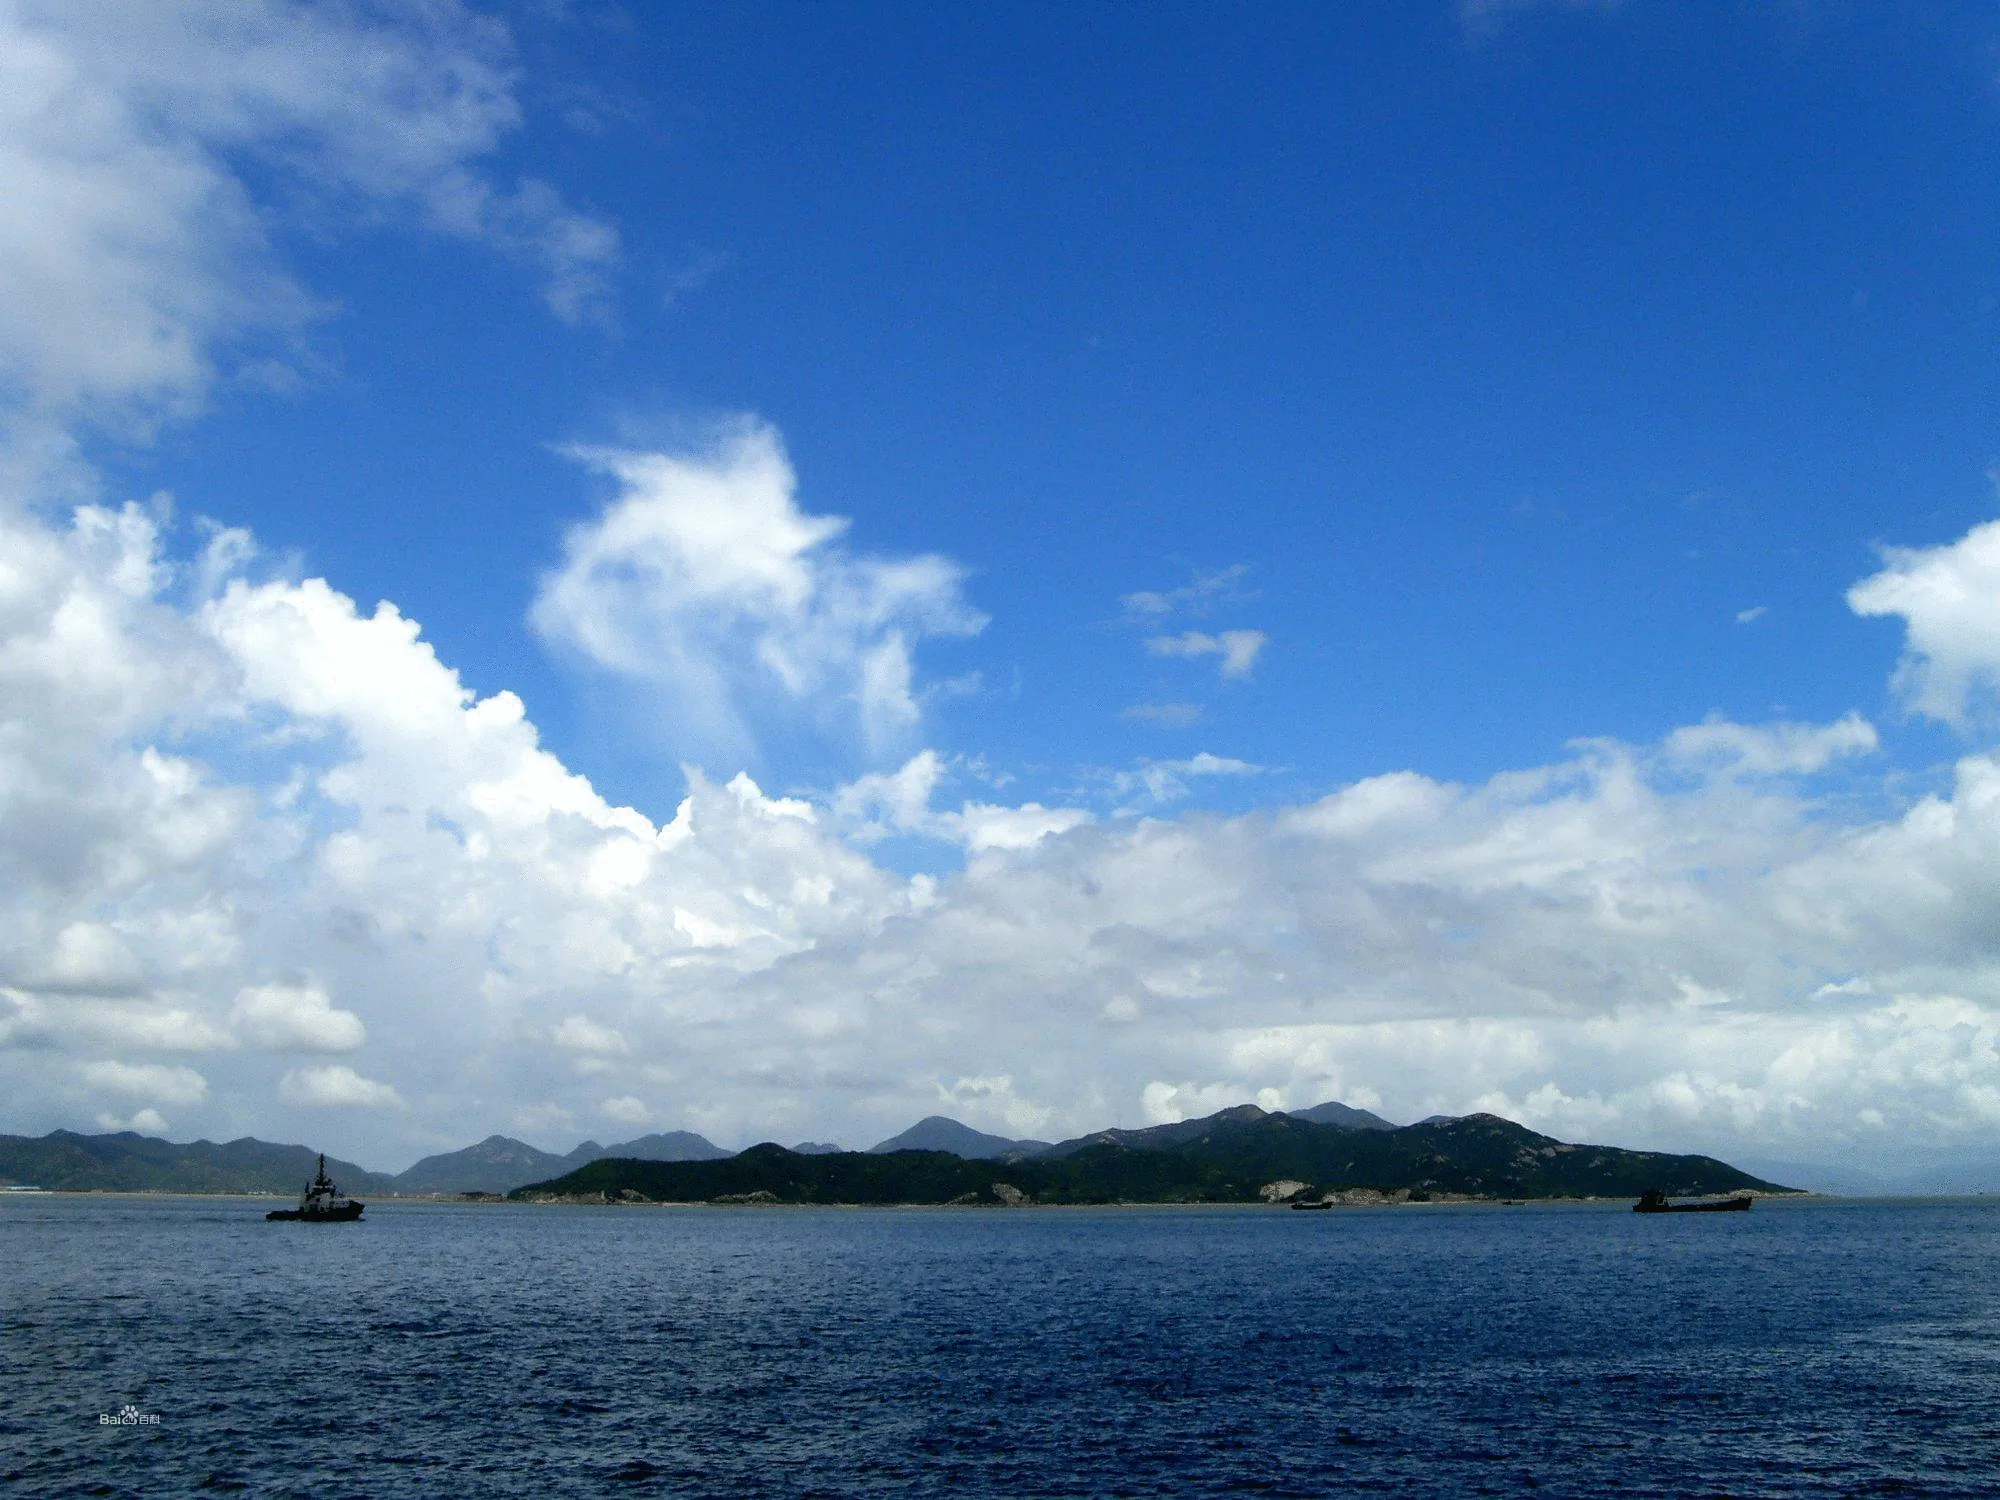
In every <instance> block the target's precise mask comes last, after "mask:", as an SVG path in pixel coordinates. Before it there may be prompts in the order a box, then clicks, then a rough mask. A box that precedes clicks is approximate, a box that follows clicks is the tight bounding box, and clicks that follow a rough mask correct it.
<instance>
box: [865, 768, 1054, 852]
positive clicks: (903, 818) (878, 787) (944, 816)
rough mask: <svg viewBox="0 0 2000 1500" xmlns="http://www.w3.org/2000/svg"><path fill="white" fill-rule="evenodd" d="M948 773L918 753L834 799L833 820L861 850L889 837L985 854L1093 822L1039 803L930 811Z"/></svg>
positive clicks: (972, 803)
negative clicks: (951, 845)
mask: <svg viewBox="0 0 2000 1500" xmlns="http://www.w3.org/2000/svg"><path fill="white" fill-rule="evenodd" d="M947 774H948V767H947V765H946V762H945V759H944V757H942V756H940V755H939V754H938V753H937V751H935V750H923V751H919V752H918V753H917V754H916V755H913V756H911V757H910V759H909V760H907V761H905V762H904V763H903V765H902V767H901V768H900V769H898V770H896V771H892V772H871V773H869V774H868V775H865V776H861V777H857V778H856V779H855V780H853V781H851V782H849V783H847V784H846V785H845V786H842V787H841V788H839V789H838V790H837V791H836V792H835V793H834V795H833V814H834V817H835V820H836V821H837V822H838V823H839V824H840V825H841V826H842V827H843V828H844V829H846V831H847V832H848V835H849V837H851V838H853V839H855V840H857V841H858V842H861V843H863V844H869V843H874V842H876V841H878V840H880V839H883V838H886V837H888V836H889V835H891V834H914V835H917V836H920V837H924V838H933V839H942V840H945V841H947V842H949V843H955V844H958V845H960V846H962V847H963V848H964V849H965V850H967V852H969V853H972V854H981V853H985V852H987V851H989V850H995V849H1031V848H1033V847H1034V846H1035V845H1036V844H1038V843H1040V842H1041V841H1042V840H1043V839H1045V838H1047V837H1048V836H1049V835H1050V834H1052V833H1063V832H1066V831H1067V830H1069V829H1071V828H1079V827H1081V826H1082V825H1084V824H1085V823H1088V822H1090V821H1091V815H1090V813H1089V811H1088V810H1087V809H1084V808H1080V807H1044V806H1043V805H1042V804H1041V803H1039V802H1023V803H1020V804H1018V805H1016V806H1003V805H1000V804H997V803H991V802H976V801H970V800H968V801H966V802H965V803H963V804H962V805H961V806H960V807H959V809H958V810H957V811H956V812H952V811H948V810H938V809H933V808H932V807H931V798H932V796H933V795H934V794H935V793H936V791H937V788H938V787H939V785H940V784H941V783H942V782H943V781H944V780H945V778H946V776H947Z"/></svg>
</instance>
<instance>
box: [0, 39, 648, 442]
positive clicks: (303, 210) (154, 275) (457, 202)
mask: <svg viewBox="0 0 2000 1500" xmlns="http://www.w3.org/2000/svg"><path fill="white" fill-rule="evenodd" d="M519 119H520V107H519V105H518V103H517V102H516V100H515V98H514V94H513V77H512V57H511V48H510V46H509V43H508V39H507V35H506V32H505V29H504V28H503V27H502V26H501V25H500V24H499V23H498V22H496V21H494V20H492V19H490V18H487V17H482V16H478V15H476V14H474V13H472V12H470V11H468V10H466V9H464V8H463V7H462V6H460V5H458V4H456V3H453V0H436V3H423V0H407V3H401V0H388V3H386V4H384V5H381V6H378V7H375V8H373V10H372V12H362V11H359V10H357V9H356V8H354V7H349V6H324V5H310V4H303V3H295V0H122V3H121V0H106V3H98V4H91V5H73V4H64V3H59V0H20V3H16V4H12V5H9V6H7V7H5V8H4V10H0V200H4V201H5V202H6V203H7V205H8V212H7V214H6V215H5V216H4V218H0V284H4V285H6V286H7V287H8V288H9V293H8V295H7V297H6V298H4V299H0V402H4V403H5V404H6V405H8V406H12V407H13V408H14V409H15V411H16V415H17V418H18V417H21V416H23V415H25V416H27V417H30V418H42V419H48V420H51V421H55V422H64V421H68V420H71V419H74V418H76V417H79V416H83V417H89V418H95V419H99V420H104V419H110V420H116V421H123V420H132V419H136V420H139V421H142V422H143V421H144V420H146V419H149V418H151V417H154V416H158V415H162V414H172V413H174V412H176V411H186V410H188V409H190V408H192V407H193V406H195V405H198V404H199V402H200V400H201V398H202V395H203V392H204V391H205V390H206V388H207V387H208V386H209V384H210V383H211V381H212V380H213V379H214V376H215V362H216V357H217V354H218V351H224V350H227V351H233V352H234V353H235V354H236V355H237V356H238V357H239V358H240V359H241V360H242V361H243V362H244V363H245V365H246V366H248V365H254V364H255V362H256V361H258V360H263V359H268V358H269V357H270V355H271V354H273V353H277V354H279V355H283V354H285V352H286V348H285V344H284V342H283V341H284V339H285V338H286V337H288V336H289V335H290V334H292V333H294V332H295V331H296V330H297V329H299V328H300V327H301V326H302V325H303V324H304V323H306V322H307V321H309V320H310V319H312V318H314V317H315V316H317V315H318V314H319V313H320V312H321V311H323V308H322V305H321V304H320V303H319V302H318V300H317V299H315V298H314V297H313V296H312V295H311V294H309V293H308V292H306V291H305V290H303V289H302V288H301V287H300V286H299V285H298V284H297V283H296V282H295V281H293V280H292V279H291V277H290V276H289V275H288V274H287V273H286V271H285V270H284V269H283V267H282V265H281V264H280V262H279V260H278V258H277V256H276V254H275V253H274V249H273V230H274V226H277V225H279V224H281V223H283V222H284V221H285V218H286V215H284V214H279V213H276V212H274V211H273V208H272V205H271V204H270V203H268V202H258V201H255V200H254V199H253V196H252V193H251V190H250V188H249V185H248V184H249V181H250V179H251V177H252V176H253V175H254V176H256V177H259V178H262V179H265V180H266V181H273V180H275V181H276V182H277V183H279V184H281V186H280V188H279V189H278V191H279V192H280V193H283V194H285V195H287V196H288V199H289V202H290V205H291V207H290V209H289V210H288V212H289V213H290V214H292V215H294V216H300V217H303V218H305V219H306V220H308V221H310V220H311V219H312V218H314V217H315V216H325V215H335V214H338V215H342V216H354V215H357V214H359V215H371V214H373V215H380V214H385V213H386V214H393V215H397V216H401V217H405V218H408V219H413V220H414V221H415V222H416V223H418V224H419V225H421V226H423V227H424V228H426V229H429V230H431V231H434V232H437V233H441V234H446V235H450V236H456V237H461V238H466V239H472V240H477V241H481V242H484V243H487V244H489V245H494V246H497V247H498V248H500V249H501V250H502V251H503V252H506V253H510V254H514V255H518V256H519V257H521V258H522V259H524V260H527V261H529V262H531V263H533V264H535V265H537V266H539V267H540V268H541V270H542V271H543V273H544V275H545V276H546V278H547V295H548V299H549V302H550V305H551V306H552V307H553V308H554V309H555V310H556V311H557V312H558V313H559V314H561V315H563V316H565V317H576V316H580V315H583V314H584V313H585V312H587V311H588V310H589V309H590V308H591V307H592V306H593V305H594V304H595V303H596V301H597V300H598V299H599V298H600V297H601V288H602V280H603V277H604V274H605V273H606V271H607V270H608V269H609V268H610V266H611V265H612V264H613V263H614V262H615V260H616V257H617V235H616V233H615V231H613V230H612V229H610V228H609V227H608V226H606V225H603V224H601V223H598V222H596V221H594V220H592V219H589V218H587V217H584V216H582V215H579V214H577V213H575V212H574V211H572V210H570V209H568V208H566V207H565V206H564V205H563V203H562V202H561V200H560V198H559V197H558V196H557V195H556V194H555V192H554V191H553V190H552V189H551V188H549V187H548V186H547V184H545V183H540V182H536V181H533V180H524V181H521V182H519V183H517V184H515V185H512V186H503V185H501V184H499V183H497V182H495V181H493V180H492V179H491V178H489V177H487V176H485V175H482V174H481V173H480V172H479V171H478V170H477V169H476V163H477V162H478V161H479V159H480V158H482V157H484V156H486V155H487V154H488V153H490V152H491V151H492V150H493V149H494V147H495V146H496V145H497V144H498V143H499V142H500V140H501V139H502V138H503V137H504V136H505V135H506V134H508V133H509V132H510V131H512V130H513V129H514V128H515V126H516V125H517V124H518V123H519ZM309 227H310V226H309ZM274 340H275V342H274ZM246 341H247V342H246Z"/></svg>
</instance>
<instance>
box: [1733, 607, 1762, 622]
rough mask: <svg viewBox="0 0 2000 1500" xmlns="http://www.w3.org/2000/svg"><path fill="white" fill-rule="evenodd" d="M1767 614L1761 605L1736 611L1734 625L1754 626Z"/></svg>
mask: <svg viewBox="0 0 2000 1500" xmlns="http://www.w3.org/2000/svg"><path fill="white" fill-rule="evenodd" d="M1767 613H1768V611H1767V610H1766V609H1765V607H1764V606H1763V605H1761V604H1756V605H1752V606H1751V607H1750V608H1749V609H1739V610H1737V611H1736V623H1737V624H1738V625H1754V624H1756V623H1757V622H1758V621H1759V620H1761V619H1763V618H1764V616H1765V615H1766V614H1767Z"/></svg>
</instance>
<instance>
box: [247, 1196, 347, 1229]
mask: <svg viewBox="0 0 2000 1500" xmlns="http://www.w3.org/2000/svg"><path fill="white" fill-rule="evenodd" d="M367 1206H368V1205H367V1204H365V1203H354V1202H351V1201H350V1202H348V1203H345V1204H343V1205H341V1206H340V1207H339V1208H327V1209H321V1210H319V1211H317V1212H315V1211H313V1210H311V1209H305V1208H274V1209H272V1210H271V1211H270V1212H269V1213H267V1214H265V1215H264V1217H265V1218H267V1219H270V1220H272V1221H274V1222H276V1221H280V1220H283V1221H290V1220H297V1221H298V1222H299V1223H301V1224H351V1223H353V1222H354V1221H355V1220H356V1219H358V1218H360V1217H361V1210H362V1209H364V1208H366V1207H367Z"/></svg>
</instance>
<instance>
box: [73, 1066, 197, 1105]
mask: <svg viewBox="0 0 2000 1500" xmlns="http://www.w3.org/2000/svg"><path fill="white" fill-rule="evenodd" d="M80 1076H81V1077H82V1079H83V1082H84V1086H85V1087H86V1088H89V1089H92V1090H95V1091H96V1092H99V1093H105V1094H120V1095H123V1096H124V1097H126V1098H128V1099H143V1100H145V1101H146V1102H147V1103H149V1104H199V1103H201V1102H202V1101H203V1100H204V1099H206V1098H207V1097H208V1080H207V1079H205V1078H203V1077H202V1076H201V1074H199V1073H197V1072H195V1070H194V1069H193V1068H183V1067H170V1066H167V1065H165V1064H161V1063H123V1062H115V1061H104V1062H93V1063H85V1064H84V1065H83V1067H82V1069H81V1070H80Z"/></svg>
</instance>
